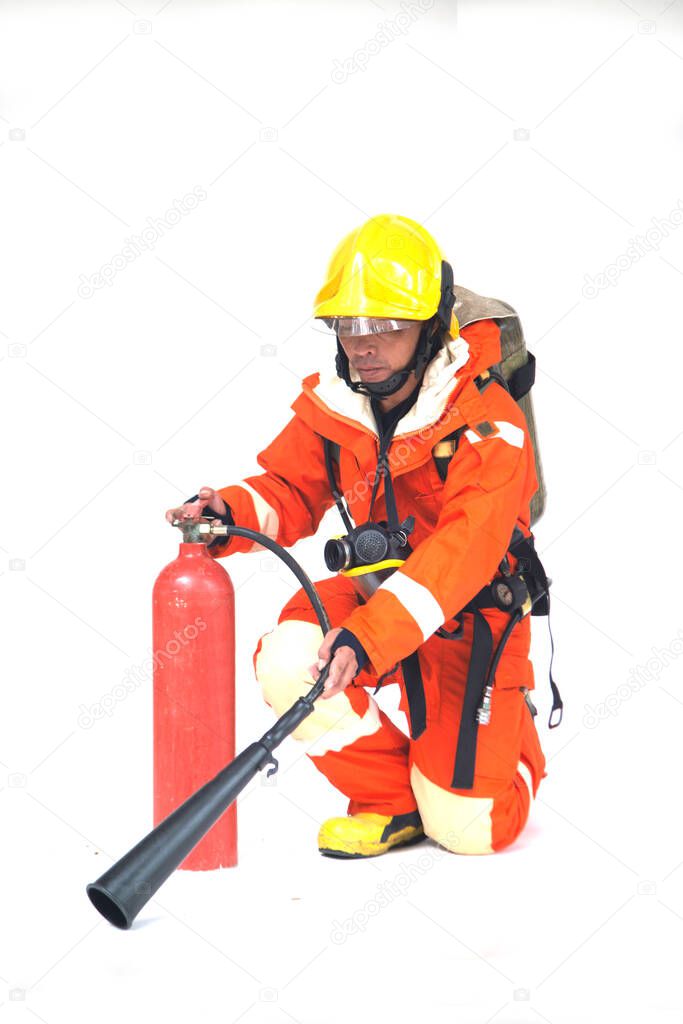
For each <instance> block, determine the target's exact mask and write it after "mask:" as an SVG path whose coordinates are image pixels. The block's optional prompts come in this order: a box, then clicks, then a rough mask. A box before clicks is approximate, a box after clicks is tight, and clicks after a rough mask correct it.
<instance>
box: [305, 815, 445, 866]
mask: <svg viewBox="0 0 683 1024" xmlns="http://www.w3.org/2000/svg"><path fill="white" fill-rule="evenodd" d="M424 838H425V834H424V829H423V828H422V821H421V819H420V814H419V811H409V812H408V814H395V815H393V817H392V816H391V815H387V814H376V813H375V812H374V811H361V812H359V813H358V814H350V815H347V817H345V818H328V820H327V821H326V822H324V823H323V825H322V826H321V828H320V832H319V833H318V849H319V850H320V852H321V853H322V854H325V856H327V857H376V856H377V855H378V854H379V853H386V852H387V850H390V849H391V847H392V846H410V845H412V844H413V843H419V842H421V840H423V839H424Z"/></svg>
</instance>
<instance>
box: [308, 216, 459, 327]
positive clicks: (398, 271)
mask: <svg viewBox="0 0 683 1024" xmlns="http://www.w3.org/2000/svg"><path fill="white" fill-rule="evenodd" d="M452 286H453V272H452V269H451V267H450V264H449V263H447V262H446V261H445V260H444V259H443V257H442V254H441V250H440V249H439V247H438V245H437V244H436V242H435V240H434V239H433V238H432V236H431V235H430V234H429V232H428V231H426V230H425V228H423V227H422V226H421V225H420V224H418V223H417V222H416V221H414V220H411V219H410V218H409V217H401V216H398V215H397V214H390V213H384V214H379V215H378V216H377V217H371V219H370V220H368V221H366V222H365V223H364V224H361V226H360V227H358V228H356V229H355V230H353V231H351V232H350V233H349V234H348V235H347V236H346V237H345V238H344V239H343V240H342V241H341V242H340V244H339V245H338V246H337V248H336V249H335V251H334V253H333V255H332V259H331V261H330V265H329V268H328V271H327V279H326V281H325V283H324V285H323V286H322V288H321V289H320V291H319V292H318V294H317V295H316V298H315V303H314V311H313V316H314V317H315V318H317V319H322V320H325V321H326V322H327V321H330V323H329V326H332V327H335V328H336V327H337V326H338V325H339V322H340V320H341V321H342V322H343V320H344V319H347V318H353V319H356V318H363V324H362V326H363V332H367V333H372V331H373V329H374V330H378V331H379V330H387V329H389V330H391V329H394V330H397V329H400V327H401V326H404V324H403V323H402V321H406V320H408V321H413V320H429V319H431V318H432V317H433V316H435V315H436V314H438V316H439V320H441V322H442V324H443V326H444V327H445V328H446V329H447V331H448V333H449V334H450V336H451V337H453V338H454V337H457V334H458V321H457V319H456V317H455V315H454V314H453V312H452V308H453V301H454V300H453V291H452ZM376 319H377V320H379V321H383V323H382V322H380V323H379V324H374V325H373V321H374V320H376ZM389 321H395V322H396V326H395V327H394V326H392V325H391V324H390V323H389ZM351 330H352V328H351Z"/></svg>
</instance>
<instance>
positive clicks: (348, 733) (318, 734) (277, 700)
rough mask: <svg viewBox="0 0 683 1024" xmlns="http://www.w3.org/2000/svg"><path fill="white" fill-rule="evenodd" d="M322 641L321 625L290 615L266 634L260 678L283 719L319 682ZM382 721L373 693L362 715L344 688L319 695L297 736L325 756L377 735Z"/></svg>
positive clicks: (311, 751)
mask: <svg viewBox="0 0 683 1024" xmlns="http://www.w3.org/2000/svg"><path fill="white" fill-rule="evenodd" d="M322 641H323V633H322V630H321V628H320V626H318V625H317V624H316V623H313V622H304V621H302V620H300V619H286V620H285V621H284V622H281V623H279V624H278V625H277V626H276V627H275V629H273V630H271V632H270V633H266V634H265V636H263V637H262V638H261V650H260V651H259V653H258V655H257V656H256V678H257V679H258V681H259V683H260V684H261V689H262V692H263V696H264V698H265V700H267V701H268V703H269V704H270V705H271V707H272V708H273V711H274V712H275V714H276V715H277V716H278V718H279V717H280V715H283V714H284V713H285V711H287V710H288V708H290V707H291V706H292V704H294V703H295V702H296V700H297V699H298V698H299V697H301V696H303V695H304V694H305V693H307V692H308V691H309V690H310V688H311V686H312V685H313V681H314V680H313V677H312V676H311V674H310V672H309V671H308V666H309V665H314V664H315V663H316V662H317V660H318V650H319V649H320V645H321V643H322ZM380 724H381V723H380V718H379V708H378V706H377V704H376V702H375V701H374V700H373V699H372V698H371V697H368V709H367V711H366V712H365V714H364V715H362V716H361V715H358V714H357V713H356V712H355V711H354V709H353V707H352V706H351V703H350V701H349V699H348V697H347V696H346V694H345V693H343V692H342V693H337V694H335V695H334V697H328V698H327V699H323V698H322V697H319V698H318V699H317V700H316V702H315V706H314V710H313V711H312V712H311V714H310V715H309V716H308V717H307V718H305V719H304V721H303V722H301V724H300V725H298V726H297V727H296V729H295V730H294V732H293V733H291V735H292V736H293V737H294V739H296V740H302V741H303V742H305V743H306V744H307V745H308V749H307V753H309V754H312V755H320V754H325V753H327V752H328V751H329V750H337V751H338V750H341V749H342V748H343V747H345V746H347V745H348V744H349V743H353V742H354V740H357V739H359V738H360V737H361V736H369V735H371V734H372V733H373V732H376V731H377V729H379V728H380Z"/></svg>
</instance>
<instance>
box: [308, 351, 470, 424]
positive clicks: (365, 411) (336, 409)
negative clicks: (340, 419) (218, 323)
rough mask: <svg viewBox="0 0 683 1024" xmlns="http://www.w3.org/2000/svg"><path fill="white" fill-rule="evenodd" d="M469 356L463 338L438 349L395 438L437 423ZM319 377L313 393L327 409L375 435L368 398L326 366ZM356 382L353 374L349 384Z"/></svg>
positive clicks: (355, 376) (356, 376)
mask: <svg viewBox="0 0 683 1024" xmlns="http://www.w3.org/2000/svg"><path fill="white" fill-rule="evenodd" d="M469 356H470V348H469V345H468V344H467V341H466V340H465V338H464V337H463V336H462V335H458V337H457V338H452V339H451V338H449V339H448V341H447V343H446V344H445V345H442V346H441V348H440V349H439V351H438V352H437V354H436V355H435V356H434V358H433V359H432V360H431V361H430V362H429V363H428V364H427V369H426V371H425V375H424V377H423V378H422V385H421V387H420V390H419V392H418V396H417V400H416V401H415V403H414V404H413V405H412V406H411V407H410V409H409V410H408V412H407V413H406V414H405V416H402V417H401V419H400V420H399V421H398V423H397V424H396V431H395V433H394V437H401V436H402V435H404V434H413V433H416V432H417V431H419V430H424V428H425V427H429V426H431V425H432V423H436V421H437V420H438V419H439V417H440V416H441V414H442V413H443V411H444V409H445V408H446V404H447V402H448V398H449V396H450V395H451V393H452V391H453V388H454V387H455V385H456V384H457V382H458V378H457V377H456V376H455V374H456V371H457V370H459V369H460V368H461V367H462V366H464V365H465V363H466V362H467V360H468V359H469ZM319 373H320V381H319V383H318V384H316V386H315V387H314V388H313V392H314V393H315V395H316V396H317V397H318V398H319V399H320V400H321V401H322V402H324V403H325V405H326V406H327V407H328V409H329V410H330V411H331V412H333V413H338V414H339V415H340V416H344V417H346V419H350V420H355V421H356V422H357V423H359V424H361V426H363V427H367V428H368V430H370V431H372V433H373V434H377V422H376V420H375V417H374V414H373V412H372V406H371V405H370V398H369V396H367V395H360V394H357V393H356V392H355V391H352V390H351V388H350V387H349V386H348V385H347V384H346V382H345V381H343V380H342V379H341V377H338V376H337V374H336V373H335V374H334V375H332V374H330V372H329V366H326V367H325V369H321V370H320V371H319ZM359 379H360V377H359V375H358V374H357V373H356V371H355V370H352V371H351V380H359Z"/></svg>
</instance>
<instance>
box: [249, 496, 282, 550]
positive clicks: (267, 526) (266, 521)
mask: <svg viewBox="0 0 683 1024" xmlns="http://www.w3.org/2000/svg"><path fill="white" fill-rule="evenodd" d="M239 486H240V487H243V488H244V490H245V491H248V493H249V494H250V495H251V499H252V501H253V502H254V510H255V512H256V518H257V519H258V529H259V533H265V535H266V537H270V538H271V539H272V540H276V539H277V535H278V530H279V528H280V519H279V517H278V514H277V512H276V511H275V509H274V508H271V506H270V505H269V504H268V502H267V501H265V500H264V499H263V498H262V497H261V495H260V494H259V493H258V491H255V490H254V488H253V487H252V486H251V485H250V484H248V483H246V482H245V481H244V480H242V481H240V484H239ZM252 550H261V545H260V544H259V545H258V548H256V547H254V549H252Z"/></svg>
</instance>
